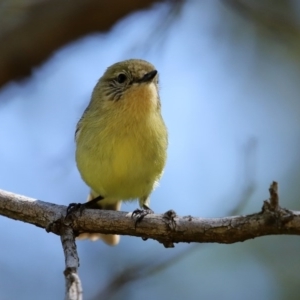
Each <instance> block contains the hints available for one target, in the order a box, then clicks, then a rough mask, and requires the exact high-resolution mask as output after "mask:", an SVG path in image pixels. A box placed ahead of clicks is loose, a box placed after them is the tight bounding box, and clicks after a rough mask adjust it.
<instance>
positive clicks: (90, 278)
mask: <svg viewBox="0 0 300 300" xmlns="http://www.w3.org/2000/svg"><path fill="white" fill-rule="evenodd" d="M129 58H141V59H145V60H148V61H150V62H151V63H153V64H154V65H155V66H156V68H157V70H158V71H159V73H160V88H161V91H160V93H161V100H162V113H163V116H164V119H165V122H166V124H167V126H168V129H169V150H168V162H167V166H166V169H165V173H164V176H163V178H162V180H161V182H160V186H159V187H158V188H157V189H156V191H155V192H154V193H153V194H152V197H151V207H152V209H153V210H154V211H155V212H156V213H164V212H165V211H167V210H169V209H174V210H175V211H176V212H177V214H179V215H181V216H183V215H193V216H197V217H223V216H227V215H231V214H233V213H236V214H250V213H254V212H258V211H259V210H260V209H261V206H262V203H263V200H265V199H267V198H268V187H269V184H270V183H271V182H272V180H276V181H278V182H279V189H280V201H281V202H280V204H281V206H283V207H286V208H289V209H294V210H300V202H299V194H300V185H299V179H300V170H299V165H300V160H299V151H300V131H299V126H300V117H299V115H300V101H299V94H300V84H299V78H300V2H299V1H297V0H294V1H292V0H289V1H288V0H272V1H271V0H213V1H212V0H199V1H192V0H190V1H189V0H185V1H184V0H182V1H149V0H148V1H146V0H145V1H137V0H131V1H121V0H112V1H99V0H86V1H81V0H73V1H67V0H63V1H62V0H59V1H58V0H52V1H50V0H26V1H19V0H1V1H0V70H1V72H0V85H1V90H0V166H1V167H0V188H1V189H5V190H8V191H11V192H15V193H19V194H23V195H26V196H29V197H33V198H37V199H41V200H44V201H49V202H53V203H56V204H64V205H67V204H69V203H70V202H83V201H85V199H86V196H87V193H88V188H87V186H86V185H85V184H84V182H83V181H82V180H81V178H80V175H79V173H78V171H77V168H76V164H75V160H74V151H75V147H74V146H75V145H74V131H75V126H76V123H77V121H78V120H79V118H80V116H81V114H82V112H83V110H84V109H85V107H86V106H87V104H88V102H89V100H90V95H91V92H92V89H93V87H94V85H95V83H96V82H97V80H98V79H99V77H100V76H101V75H102V74H103V72H104V71H105V69H106V68H107V67H108V66H109V65H111V64H113V63H115V62H117V61H121V60H124V59H129ZM135 208H137V203H131V204H123V207H122V210H124V211H132V210H134V209H135ZM0 239H1V247H0V299H44V300H47V299H49V300H50V299H51V300H52V299H62V298H63V295H64V277H63V270H64V257H63V251H62V247H61V243H60V239H59V237H58V236H55V235H53V234H47V233H46V232H45V231H44V230H41V229H40V228H37V227H34V226H33V225H29V224H25V223H22V222H18V221H14V220H10V219H7V218H4V217H0ZM77 246H78V252H79V256H80V269H79V274H80V276H81V279H82V283H83V289H84V299H90V300H95V299H132V300H135V299H299V293H300V285H299V281H300V272H299V270H300V260H299V249H300V240H299V237H296V236H268V237H262V238H257V239H255V240H249V241H246V242H244V243H237V244H233V245H219V244H205V245H202V244H200V245H185V244H178V245H175V246H176V247H175V248H174V249H165V248H164V247H163V246H162V245H161V244H158V243H157V242H155V241H151V240H147V241H143V240H142V239H139V238H134V237H127V236H124V237H122V238H121V242H120V244H119V245H118V246H117V247H108V246H106V245H105V244H103V243H102V242H90V241H80V242H78V243H77Z"/></svg>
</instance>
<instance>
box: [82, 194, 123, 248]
mask: <svg viewBox="0 0 300 300" xmlns="http://www.w3.org/2000/svg"><path fill="white" fill-rule="evenodd" d="M97 196H98V195H94V193H93V192H92V191H91V192H90V194H89V195H88V198H87V201H91V200H93V199H95V198H96V197H97ZM112 203H113V204H112ZM97 206H99V209H106V210H120V208H121V201H116V202H113V201H112V202H111V203H109V204H108V203H107V204H103V203H101V200H100V201H99V202H98V203H97ZM77 239H79V240H83V239H90V240H91V241H97V240H99V239H101V240H103V241H104V242H105V243H106V244H108V245H110V246H115V245H117V244H118V243H119V241H120V236H119V235H117V234H103V233H81V234H80V235H79V236H78V237H77Z"/></svg>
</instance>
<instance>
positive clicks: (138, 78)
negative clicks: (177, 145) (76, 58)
mask: <svg viewBox="0 0 300 300" xmlns="http://www.w3.org/2000/svg"><path fill="white" fill-rule="evenodd" d="M75 139H76V146H77V147H76V162H77V167H78V170H79V172H80V174H81V177H82V179H83V180H84V181H85V183H86V184H87V185H88V186H89V187H90V189H91V190H90V194H89V196H88V199H87V200H88V202H87V203H85V204H82V206H84V207H86V208H99V209H107V210H119V209H120V208H121V201H132V200H135V199H137V198H138V199H139V204H140V207H141V208H142V209H143V210H144V212H145V214H147V213H148V212H149V211H151V210H150V207H149V203H150V199H149V196H150V194H151V192H152V190H153V189H154V188H155V186H156V185H157V183H158V181H159V179H160V177H161V175H162V173H163V169H164V166H165V163H166V157H167V153H166V151H167V146H168V134H167V129H166V126H165V124H164V121H163V119H162V116H161V104H160V98H159V92H158V73H157V71H156V70H155V68H154V66H153V65H152V64H150V63H148V62H147V61H144V60H140V59H130V60H125V61H122V62H118V63H116V64H114V65H112V66H110V67H109V68H108V69H107V70H106V72H105V73H104V75H103V76H102V77H101V78H100V80H99V81H98V83H97V84H96V86H95V88H94V91H93V93H92V98H91V101H90V103H89V105H88V107H87V108H86V110H85V111H84V113H83V115H82V117H81V119H80V120H79V122H78V124H77V128H76V133H75ZM79 238H90V239H92V240H96V239H98V238H101V239H103V240H104V241H105V242H106V243H107V244H110V245H115V244H117V243H118V242H119V236H118V235H105V234H95V233H93V234H88V233H81V234H80V235H79Z"/></svg>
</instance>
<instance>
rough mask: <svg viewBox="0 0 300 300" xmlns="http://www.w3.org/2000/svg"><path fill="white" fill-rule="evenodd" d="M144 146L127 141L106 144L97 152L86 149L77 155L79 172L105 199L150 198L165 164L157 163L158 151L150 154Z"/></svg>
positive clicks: (98, 148)
mask: <svg viewBox="0 0 300 300" xmlns="http://www.w3.org/2000/svg"><path fill="white" fill-rule="evenodd" d="M143 146H144V147H147V145H141V144H138V143H136V142H135V141H134V140H130V139H128V140H122V141H121V142H119V143H109V144H107V146H105V143H103V144H102V147H100V146H99V147H97V150H96V151H95V149H85V150H84V149H83V150H82V151H81V153H80V155H77V164H78V169H79V171H80V173H81V176H82V177H83V179H84V181H85V182H86V183H87V185H89V186H90V187H91V188H92V189H93V190H94V191H95V192H97V193H99V194H100V195H103V196H104V197H113V198H116V199H123V200H126V199H134V198H140V197H143V196H148V195H149V194H150V193H151V191H152V189H153V186H154V184H155V182H156V181H157V180H158V179H159V177H160V175H161V173H162V170H163V166H164V162H162V163H159V162H158V161H159V160H157V159H156V158H157V156H158V155H157V154H158V153H157V154H156V153H155V152H156V151H155V149H154V150H152V152H149V148H147V151H145V149H144V147H143ZM149 147H151V145H149ZM152 148H153V147H152ZM149 154H150V155H149Z"/></svg>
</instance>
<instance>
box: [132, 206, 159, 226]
mask: <svg viewBox="0 0 300 300" xmlns="http://www.w3.org/2000/svg"><path fill="white" fill-rule="evenodd" d="M149 214H154V211H153V210H152V209H151V208H150V207H148V206H146V205H144V206H143V208H142V209H136V210H135V211H133V212H132V215H131V218H134V219H135V224H134V225H135V228H136V225H137V224H138V223H140V222H142V220H143V219H144V217H145V216H147V215H149Z"/></svg>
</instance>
